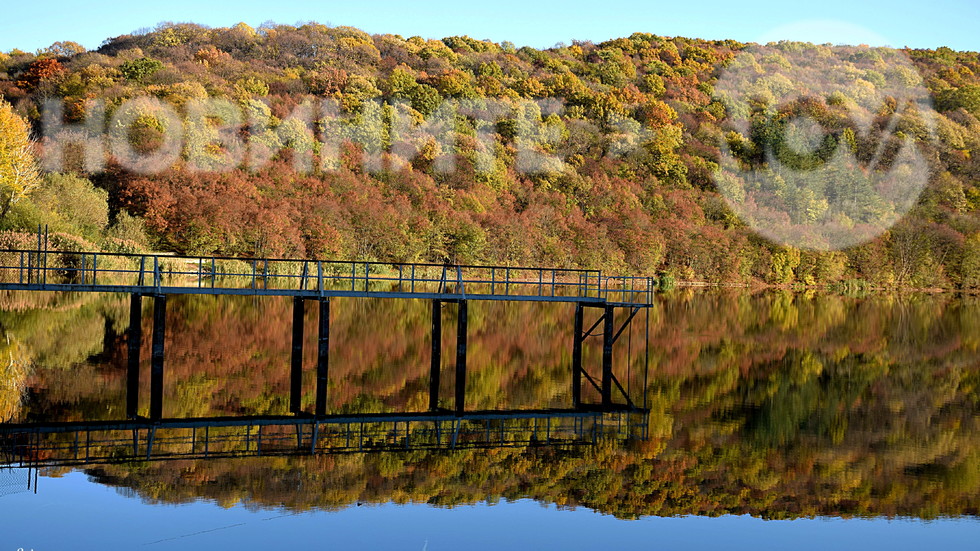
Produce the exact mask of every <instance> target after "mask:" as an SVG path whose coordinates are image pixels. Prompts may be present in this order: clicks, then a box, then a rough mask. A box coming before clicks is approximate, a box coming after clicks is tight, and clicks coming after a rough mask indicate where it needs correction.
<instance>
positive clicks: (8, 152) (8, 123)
mask: <svg viewBox="0 0 980 551" xmlns="http://www.w3.org/2000/svg"><path fill="white" fill-rule="evenodd" d="M40 182H41V177H40V172H39V169H38V165H37V160H36V159H35V158H34V154H33V152H32V151H31V139H30V130H29V129H28V126H27V123H26V122H25V121H24V119H22V118H20V117H19V116H18V115H17V114H16V113H14V110H13V107H12V106H11V105H10V104H9V103H7V102H5V101H3V100H0V220H2V219H3V218H4V217H5V216H6V215H7V212H9V211H10V207H11V206H13V204H14V203H16V202H17V201H19V200H20V199H22V198H23V197H24V196H25V195H27V194H28V193H30V192H31V191H33V190H34V189H35V188H37V186H38V185H39V184H40Z"/></svg>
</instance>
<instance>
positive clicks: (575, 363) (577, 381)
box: [572, 302, 585, 409]
mask: <svg viewBox="0 0 980 551" xmlns="http://www.w3.org/2000/svg"><path fill="white" fill-rule="evenodd" d="M584 310H585V308H583V307H582V303H581V302H576V303H575V337H574V340H573V341H572V407H574V408H576V409H578V408H580V407H582V341H583V340H584V339H585V337H584V335H582V329H583V327H582V326H583V318H584V315H585V312H584Z"/></svg>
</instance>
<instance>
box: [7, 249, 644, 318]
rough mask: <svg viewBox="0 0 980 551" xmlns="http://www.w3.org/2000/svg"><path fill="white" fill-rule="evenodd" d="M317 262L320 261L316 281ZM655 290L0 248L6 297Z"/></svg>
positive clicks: (407, 267) (491, 274)
mask: <svg viewBox="0 0 980 551" xmlns="http://www.w3.org/2000/svg"><path fill="white" fill-rule="evenodd" d="M311 262H315V263H316V275H315V276H314V274H313V273H312V269H311V268H312V267H311V265H310V263H311ZM148 273H149V275H150V276H151V277H149V278H148V277H146V276H147V274H148ZM25 275H26V277H25ZM501 276H503V277H501ZM313 277H316V282H315V283H314V282H313V281H312V279H313ZM206 280H210V281H209V282H206ZM344 282H346V283H344ZM655 286H656V285H655V281H654V279H653V278H649V277H642V276H605V275H603V273H602V271H600V270H593V269H578V268H542V267H519V266H498V265H474V264H435V263H424V262H421V263H418V262H417V263H399V262H379V261H339V260H314V259H280V258H237V257H222V256H177V255H169V254H139V253H102V252H74V251H54V250H43V251H38V250H33V249H31V250H28V249H7V250H0V289H28V290H78V291H106V292H112V291H115V290H118V291H133V292H144V293H156V294H160V293H165V292H178V291H176V290H178V289H179V292H182V293H196V294H294V295H303V296H305V295H311V296H316V295H318V296H324V295H325V294H331V295H344V294H346V295H356V296H373V295H385V294H389V295H390V294H397V295H399V296H402V295H424V296H434V295H438V296H447V297H453V298H459V299H465V298H483V299H493V298H499V299H508V298H512V299H515V298H516V299H522V300H550V301H566V302H570V301H575V300H589V301H596V302H601V301H610V302H622V303H630V304H647V305H649V304H651V303H652V302H653V300H652V298H653V290H654V289H655Z"/></svg>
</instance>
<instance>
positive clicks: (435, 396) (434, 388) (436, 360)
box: [429, 299, 442, 411]
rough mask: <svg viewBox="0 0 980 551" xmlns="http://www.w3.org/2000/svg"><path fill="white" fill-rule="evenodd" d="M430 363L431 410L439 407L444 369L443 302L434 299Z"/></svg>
mask: <svg viewBox="0 0 980 551" xmlns="http://www.w3.org/2000/svg"><path fill="white" fill-rule="evenodd" d="M430 360H431V363H430V365H429V411H436V410H438V409H439V372H440V371H441V370H442V302H440V301H439V299H432V356H431V358H430Z"/></svg>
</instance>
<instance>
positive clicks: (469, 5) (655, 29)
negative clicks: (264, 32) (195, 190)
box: [0, 0, 980, 51]
mask: <svg viewBox="0 0 980 551" xmlns="http://www.w3.org/2000/svg"><path fill="white" fill-rule="evenodd" d="M270 20H271V21H275V22H277V23H287V24H294V23H296V22H300V21H317V22H320V23H329V24H333V25H351V26H355V27H359V28H361V29H364V30H366V31H368V32H370V33H396V34H401V35H403V36H406V37H408V36H412V35H421V36H423V37H427V38H442V37H445V36H452V35H461V34H467V35H470V36H472V37H474V38H490V39H492V40H494V41H498V42H499V41H504V40H509V41H511V42H514V43H515V44H517V45H518V46H521V45H529V46H534V47H549V46H552V45H554V44H555V43H556V42H570V41H571V40H572V39H581V40H593V41H596V42H598V41H601V40H605V39H608V38H614V37H620V36H628V35H630V34H632V33H633V32H636V31H642V32H651V33H654V34H660V35H666V36H688V37H700V38H734V39H737V40H742V41H758V40H760V39H766V40H768V39H783V38H785V39H795V40H809V41H815V42H832V43H867V44H871V45H886V44H887V45H891V46H897V47H901V46H911V47H931V48H934V47H938V46H949V47H951V48H954V49H958V50H980V0H917V1H907V0H899V1H890V2H883V1H880V0H868V1H862V0H817V1H815V2H798V1H793V0H786V1H784V2H773V1H762V0H743V1H739V0H693V1H692V0H671V1H669V2H664V1H659V0H647V1H633V0H620V1H617V2H610V1H602V0H590V1H588V2H580V1H563V2H560V1H552V0H545V1H534V0H522V1H515V0H493V1H491V2H474V1H472V0H453V1H446V0H429V1H425V0H421V1H412V0H404V1H391V0H377V1H373V2H372V1H369V0H368V1H360V2H358V1H355V0H343V1H339V2H338V1H331V0H319V1H294V2H282V1H280V2H276V1H269V0H265V1H262V2H258V1H253V0H238V1H235V2H227V3H226V2H220V1H206V0H193V1H192V0H172V1H166V0H162V1H149V2H143V1H141V2H134V3H121V2H118V0H115V1H108V0H91V1H86V2H79V1H77V0H47V1H45V2H42V3H40V4H34V3H32V2H24V1H22V0H19V1H12V2H7V3H6V6H5V7H4V8H3V9H2V10H0V51H9V50H10V49H12V48H20V49H22V50H27V51H33V50H36V49H38V48H42V47H45V46H48V45H50V44H51V43H52V42H54V41H57V40H74V41H76V42H79V43H81V44H82V45H84V46H86V47H88V48H96V47H98V45H99V44H100V43H101V42H102V41H103V40H104V39H106V38H108V37H112V36H118V35H120V34H126V33H129V32H131V31H133V30H136V29H139V28H142V27H154V26H155V25H156V24H157V23H159V22H162V21H176V22H186V21H191V22H195V23H201V24H204V25H208V26H212V27H226V26H231V25H234V24H235V23H237V22H239V21H244V22H246V23H248V24H250V25H253V26H258V25H259V24H261V23H263V22H265V21H270Z"/></svg>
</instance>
